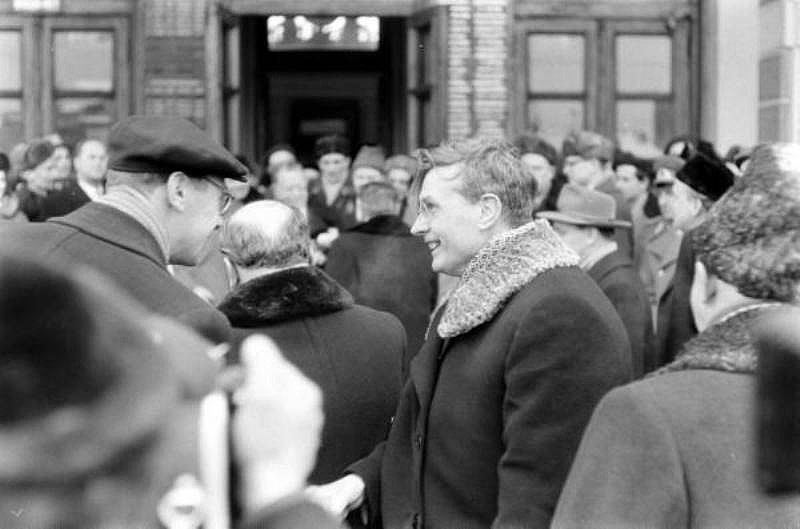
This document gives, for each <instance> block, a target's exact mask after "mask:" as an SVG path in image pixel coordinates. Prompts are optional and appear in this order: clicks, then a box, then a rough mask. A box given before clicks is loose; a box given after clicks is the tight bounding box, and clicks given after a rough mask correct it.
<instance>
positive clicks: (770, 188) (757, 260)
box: [692, 143, 800, 301]
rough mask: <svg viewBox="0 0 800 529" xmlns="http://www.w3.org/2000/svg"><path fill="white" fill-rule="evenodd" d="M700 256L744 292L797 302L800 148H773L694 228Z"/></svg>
mask: <svg viewBox="0 0 800 529" xmlns="http://www.w3.org/2000/svg"><path fill="white" fill-rule="evenodd" d="M692 243H693V246H694V250H695V253H696V255H697V258H698V259H699V260H700V261H701V262H702V263H703V264H704V265H705V266H706V268H707V269H708V271H709V273H712V274H714V275H715V276H718V277H719V278H720V279H722V280H723V281H725V282H727V283H730V284H732V285H734V286H736V287H737V288H738V289H739V292H741V293H742V294H744V295H746V296H749V297H753V298H758V299H768V300H778V301H795V300H796V299H797V297H798V281H800V145H798V144H788V143H785V144H780V143H779V144H770V145H763V146H760V147H758V148H757V149H756V150H755V151H753V156H752V158H751V162H750V165H749V166H748V168H747V170H746V171H745V173H744V175H742V176H741V177H740V178H739V179H738V180H737V181H736V182H735V183H734V184H733V187H731V189H730V190H729V191H728V192H727V193H726V194H725V195H724V196H723V197H722V198H720V199H719V201H718V202H716V203H715V204H714V205H713V206H712V208H711V210H710V211H709V215H708V217H707V218H706V220H705V221H704V222H703V223H702V224H700V226H698V227H697V228H695V230H693V239H692Z"/></svg>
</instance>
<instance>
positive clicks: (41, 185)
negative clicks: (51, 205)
mask: <svg viewBox="0 0 800 529" xmlns="http://www.w3.org/2000/svg"><path fill="white" fill-rule="evenodd" d="M56 153H57V151H56V152H53V154H51V155H50V157H49V158H48V159H47V160H45V161H43V162H42V163H40V164H39V165H37V166H36V167H34V168H33V169H29V170H27V171H24V172H23V173H22V178H24V179H25V181H26V182H28V187H29V188H30V190H31V191H33V192H34V193H37V194H40V195H43V194H46V193H47V192H48V191H50V190H52V189H54V188H55V183H56V182H57V181H58V180H59V179H60V176H59V169H58V158H57V154H56Z"/></svg>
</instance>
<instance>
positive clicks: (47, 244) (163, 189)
mask: <svg viewBox="0 0 800 529" xmlns="http://www.w3.org/2000/svg"><path fill="white" fill-rule="evenodd" d="M108 146H109V165H108V167H109V170H108V175H107V184H106V186H107V193H106V195H104V196H102V197H100V198H99V199H98V200H96V201H93V202H90V203H88V204H86V205H85V206H83V207H81V208H79V209H78V210H76V211H74V212H72V213H70V214H69V215H66V216H64V217H57V218H53V219H50V220H49V221H48V222H46V223H42V224H35V225H34V224H26V225H11V223H7V224H8V225H4V226H1V227H0V239H1V240H2V241H3V246H4V249H6V250H7V251H10V252H15V253H17V254H19V255H30V256H36V257H46V258H49V259H53V260H58V261H61V262H64V263H83V264H88V265H90V266H91V267H93V268H95V269H97V270H98V271H100V272H102V273H104V274H106V275H107V276H108V277H109V278H111V279H112V280H113V281H115V282H116V283H117V284H118V285H120V286H121V287H123V288H124V289H125V290H126V291H128V293H129V294H131V295H132V296H133V297H134V298H135V299H137V300H138V301H139V302H141V303H142V304H144V305H145V306H146V307H147V308H149V309H151V310H153V311H155V312H157V313H160V314H164V315H167V316H172V317H176V318H178V319H179V320H181V321H183V322H184V323H187V324H188V325H190V326H192V327H194V328H195V329H196V330H198V331H199V332H200V333H201V334H203V335H205V336H206V337H207V338H209V339H211V340H212V341H215V342H222V341H226V340H227V339H228V335H229V333H230V327H229V325H228V323H227V320H226V319H225V317H224V316H223V315H222V314H221V313H220V312H218V311H217V310H216V309H215V308H213V307H212V306H210V305H209V304H207V303H206V302H205V301H203V300H202V299H200V298H199V297H198V296H196V295H195V294H193V293H192V292H191V291H190V290H188V289H187V288H186V287H184V286H183V285H181V284H180V283H179V282H178V281H177V280H175V279H174V278H173V277H172V276H171V275H170V273H169V272H168V270H167V265H168V264H181V265H188V266H193V265H195V264H197V263H198V262H199V261H200V260H201V259H202V258H203V257H204V256H205V255H206V253H207V252H208V249H209V244H210V241H211V240H212V236H213V235H214V233H215V232H216V230H218V229H219V228H220V227H221V225H222V213H224V211H225V209H227V207H228V206H229V205H230V202H231V195H230V193H229V192H228V191H227V189H226V185H227V184H226V180H241V181H243V180H244V175H245V174H246V169H245V167H244V166H243V165H242V164H241V163H240V162H239V161H238V160H237V159H236V158H235V157H234V156H233V155H232V154H231V153H229V152H228V151H227V150H225V149H224V148H223V147H222V146H220V145H219V144H217V143H215V142H213V141H212V140H210V139H209V138H208V137H207V136H206V135H205V134H204V133H203V132H202V131H201V130H200V129H199V128H198V127H196V126H195V125H193V124H192V123H190V122H188V121H186V120H184V119H181V118H175V117H161V116H130V117H128V118H125V119H123V120H121V121H120V122H118V123H117V124H116V125H114V127H113V128H112V129H111V131H110V133H109V138H108Z"/></svg>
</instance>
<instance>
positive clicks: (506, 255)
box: [437, 220, 578, 338]
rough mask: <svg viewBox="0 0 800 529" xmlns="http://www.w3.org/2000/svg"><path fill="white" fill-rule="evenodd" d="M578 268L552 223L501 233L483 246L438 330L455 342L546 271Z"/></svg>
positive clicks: (526, 226)
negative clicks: (569, 267)
mask: <svg viewBox="0 0 800 529" xmlns="http://www.w3.org/2000/svg"><path fill="white" fill-rule="evenodd" d="M577 264H578V256H577V255H576V254H575V252H573V251H572V250H570V249H569V248H568V247H567V246H566V245H565V244H564V243H563V242H562V241H561V239H560V238H559V237H558V235H556V233H555V232H554V231H553V229H552V228H551V227H550V224H548V222H547V221H546V220H536V221H533V222H529V223H527V224H524V225H523V226H520V227H518V228H514V229H513V230H510V231H507V232H505V233H503V234H501V235H498V236H497V237H495V238H493V239H492V240H491V241H489V243H488V244H486V246H484V247H483V248H481V250H480V251H479V252H478V253H477V254H476V255H475V257H473V258H472V260H471V261H470V262H469V264H468V265H467V268H466V270H464V273H463V274H462V275H461V278H460V279H459V281H458V284H456V286H455V288H454V289H453V293H452V294H451V295H450V298H449V299H448V301H447V306H446V307H445V309H444V314H443V315H442V319H441V321H440V322H439V326H438V327H437V332H438V334H439V336H441V337H442V338H452V337H454V336H458V335H460V334H464V333H466V332H468V331H470V330H472V329H474V328H475V327H477V326H478V325H481V324H482V323H486V322H487V321H489V320H491V319H492V318H493V317H494V315H495V314H497V313H498V312H499V311H500V309H502V308H503V306H504V305H505V304H506V301H508V299H509V298H510V297H511V296H513V295H514V294H516V293H517V292H519V291H520V290H522V288H523V287H524V286H525V285H527V284H528V283H530V282H531V281H532V280H533V279H534V278H535V277H536V276H538V275H539V274H541V273H542V272H545V271H547V270H550V269H553V268H558V267H562V266H575V265H577Z"/></svg>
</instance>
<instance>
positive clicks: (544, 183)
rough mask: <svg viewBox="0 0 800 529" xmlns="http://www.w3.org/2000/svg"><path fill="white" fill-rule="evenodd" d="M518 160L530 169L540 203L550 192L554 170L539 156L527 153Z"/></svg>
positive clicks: (545, 159)
mask: <svg viewBox="0 0 800 529" xmlns="http://www.w3.org/2000/svg"><path fill="white" fill-rule="evenodd" d="M520 160H521V161H522V163H523V164H525V165H526V166H527V167H528V169H530V171H531V174H532V175H533V177H534V178H535V179H536V197H537V199H538V200H539V202H541V200H543V199H544V197H546V196H547V193H548V192H549V191H550V186H551V185H552V183H553V175H554V174H555V168H554V167H553V166H552V165H550V163H549V162H548V161H547V158H545V157H544V156H542V155H541V154H536V153H532V152H527V153H525V154H523V155H522V156H521V157H520Z"/></svg>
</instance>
